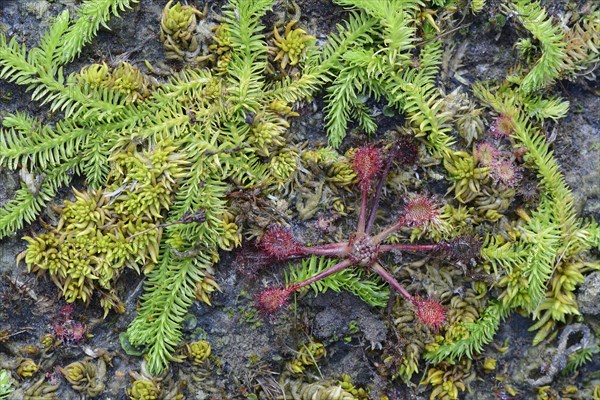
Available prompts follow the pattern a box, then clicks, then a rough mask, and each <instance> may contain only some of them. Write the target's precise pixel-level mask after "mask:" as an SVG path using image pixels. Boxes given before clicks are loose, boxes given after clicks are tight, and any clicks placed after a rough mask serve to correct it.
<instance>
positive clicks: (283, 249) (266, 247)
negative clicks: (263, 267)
mask: <svg viewBox="0 0 600 400" xmlns="http://www.w3.org/2000/svg"><path fill="white" fill-rule="evenodd" d="M258 247H259V248H260V249H261V250H262V251H263V252H265V254H267V255H268V256H270V257H273V258H275V259H277V260H280V261H281V260H286V259H288V258H290V257H293V256H295V255H299V254H301V252H302V246H301V245H300V243H298V241H296V238H294V235H293V234H292V232H291V231H290V230H289V229H287V228H284V227H283V226H281V225H274V226H271V227H269V228H268V229H267V231H266V232H265V234H264V235H263V237H262V238H261V239H260V242H259V243H258Z"/></svg>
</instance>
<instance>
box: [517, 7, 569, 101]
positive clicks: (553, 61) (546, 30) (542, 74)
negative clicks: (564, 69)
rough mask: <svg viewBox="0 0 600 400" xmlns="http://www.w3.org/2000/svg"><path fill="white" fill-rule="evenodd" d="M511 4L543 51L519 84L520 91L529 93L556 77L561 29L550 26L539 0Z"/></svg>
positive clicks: (561, 51)
mask: <svg viewBox="0 0 600 400" xmlns="http://www.w3.org/2000/svg"><path fill="white" fill-rule="evenodd" d="M510 6H511V8H512V10H514V12H515V13H516V15H517V17H518V18H519V19H520V21H521V23H522V24H523V26H524V27H525V29H527V30H528V31H530V32H531V34H532V35H533V37H534V38H535V39H536V40H538V41H539V42H540V45H541V50H542V55H541V56H540V58H539V59H538V60H537V62H536V64H535V65H534V66H533V68H532V69H531V70H530V71H529V72H528V73H527V75H525V77H524V78H523V80H522V82H521V85H520V89H521V91H523V93H525V94H530V93H532V92H535V91H537V90H539V89H542V88H544V87H546V86H547V85H549V84H551V83H552V82H553V81H554V79H556V78H557V77H558V75H559V73H560V68H561V64H562V62H563V58H564V57H565V51H564V49H565V46H566V42H565V41H564V34H563V32H562V31H561V29H560V28H559V27H558V26H553V24H552V19H551V18H550V17H549V16H548V14H546V10H545V9H543V8H542V7H541V6H540V4H539V3H538V2H535V1H531V0H517V1H515V2H514V3H510Z"/></svg>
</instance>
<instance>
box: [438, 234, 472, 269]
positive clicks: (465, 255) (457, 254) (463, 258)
mask: <svg viewBox="0 0 600 400" xmlns="http://www.w3.org/2000/svg"><path fill="white" fill-rule="evenodd" d="M481 244H482V243H481V240H480V239H478V238H476V237H475V236H470V235H463V236H458V237H456V238H454V239H452V240H450V241H448V242H444V243H438V245H437V250H438V251H439V252H440V253H442V254H443V255H444V256H445V257H446V258H448V259H450V260H452V261H453V262H457V263H461V264H464V265H470V264H472V263H474V262H476V260H477V259H479V257H480V251H481Z"/></svg>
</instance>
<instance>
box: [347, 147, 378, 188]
mask: <svg viewBox="0 0 600 400" xmlns="http://www.w3.org/2000/svg"><path fill="white" fill-rule="evenodd" d="M352 167H353V169H354V172H355V173H356V177H357V179H358V184H359V185H360V188H361V190H367V189H368V188H369V186H371V182H373V178H375V177H376V176H377V174H379V172H381V168H382V167H383V156H382V155H381V150H379V149H378V148H377V147H375V146H363V147H360V148H359V149H358V150H356V153H355V154H354V160H353V162H352Z"/></svg>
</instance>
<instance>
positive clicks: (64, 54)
mask: <svg viewBox="0 0 600 400" xmlns="http://www.w3.org/2000/svg"><path fill="white" fill-rule="evenodd" d="M137 2H138V0H87V1H85V2H84V3H83V4H81V6H79V8H78V10H77V17H78V18H77V20H76V21H75V23H73V24H72V25H71V26H70V27H69V29H68V30H67V32H66V33H65V34H64V35H61V42H60V46H58V51H57V52H56V55H57V56H56V57H54V60H55V62H56V63H57V64H58V65H63V64H66V63H68V62H71V61H73V60H74V59H75V57H77V56H78V55H79V54H80V53H81V50H82V49H83V46H85V45H86V44H87V43H89V42H91V40H92V39H93V38H94V36H96V32H98V29H100V26H103V27H104V28H106V29H109V27H108V25H107V23H108V20H109V19H110V18H111V16H113V15H114V16H117V17H118V16H119V13H120V12H123V11H125V10H126V9H128V8H131V4H133V3H137Z"/></svg>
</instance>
